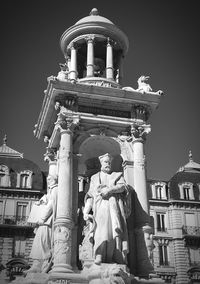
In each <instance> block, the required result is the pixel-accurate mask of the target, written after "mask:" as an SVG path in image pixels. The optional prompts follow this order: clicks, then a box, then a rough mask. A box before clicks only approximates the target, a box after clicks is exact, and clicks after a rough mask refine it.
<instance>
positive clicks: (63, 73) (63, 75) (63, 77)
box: [56, 63, 69, 82]
mask: <svg viewBox="0 0 200 284" xmlns="http://www.w3.org/2000/svg"><path fill="white" fill-rule="evenodd" d="M59 66H60V71H59V72H58V75H57V77H56V79H57V80H59V81H63V82H66V81H68V73H69V68H68V66H67V64H66V63H64V64H63V63H59Z"/></svg>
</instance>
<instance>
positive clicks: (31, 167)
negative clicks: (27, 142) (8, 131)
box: [0, 136, 45, 190]
mask: <svg viewBox="0 0 200 284" xmlns="http://www.w3.org/2000/svg"><path fill="white" fill-rule="evenodd" d="M6 143H7V138H6V136H5V137H4V139H3V145H2V146H0V165H3V166H6V167H8V171H9V173H10V177H11V187H15V185H16V179H17V173H19V174H20V173H22V172H25V171H30V172H32V189H34V190H44V189H45V174H44V173H43V172H42V171H41V169H40V168H39V166H38V165H36V164H35V163H34V162H32V161H30V160H28V159H25V158H23V154H22V153H19V152H17V151H15V150H14V149H12V148H10V147H8V146H7V144H6Z"/></svg>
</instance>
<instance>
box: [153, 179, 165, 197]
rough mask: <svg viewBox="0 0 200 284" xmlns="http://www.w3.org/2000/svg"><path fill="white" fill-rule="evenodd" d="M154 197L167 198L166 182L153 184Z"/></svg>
mask: <svg viewBox="0 0 200 284" xmlns="http://www.w3.org/2000/svg"><path fill="white" fill-rule="evenodd" d="M151 188H152V198H153V199H165V200H166V199H167V186H166V183H165V182H156V183H153V184H151Z"/></svg>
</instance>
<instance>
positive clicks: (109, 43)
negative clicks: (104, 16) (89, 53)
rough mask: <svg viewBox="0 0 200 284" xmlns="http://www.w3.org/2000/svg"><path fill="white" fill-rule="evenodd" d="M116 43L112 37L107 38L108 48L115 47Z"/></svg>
mask: <svg viewBox="0 0 200 284" xmlns="http://www.w3.org/2000/svg"><path fill="white" fill-rule="evenodd" d="M115 43H116V42H115V41H114V40H113V39H111V38H110V37H108V38H107V46H108V45H111V46H113V45H115Z"/></svg>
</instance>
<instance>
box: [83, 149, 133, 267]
mask: <svg viewBox="0 0 200 284" xmlns="http://www.w3.org/2000/svg"><path fill="white" fill-rule="evenodd" d="M112 159H113V158H112V156H111V155H110V154H108V153H106V154H105V155H103V156H100V157H99V160H100V163H101V171H100V172H98V173H96V174H94V175H93V176H92V177H91V182H90V188H89V190H88V192H87V194H86V197H85V207H84V210H83V217H84V220H88V218H90V216H91V215H90V214H89V213H90V211H91V210H92V211H93V218H94V222H95V224H96V226H95V229H94V255H95V263H96V264H101V263H102V262H106V263H113V262H114V263H118V264H126V263H127V253H128V232H127V224H126V217H127V215H128V213H129V212H130V202H129V192H128V186H127V185H126V183H125V180H124V178H123V176H122V173H121V172H111V163H112Z"/></svg>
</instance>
